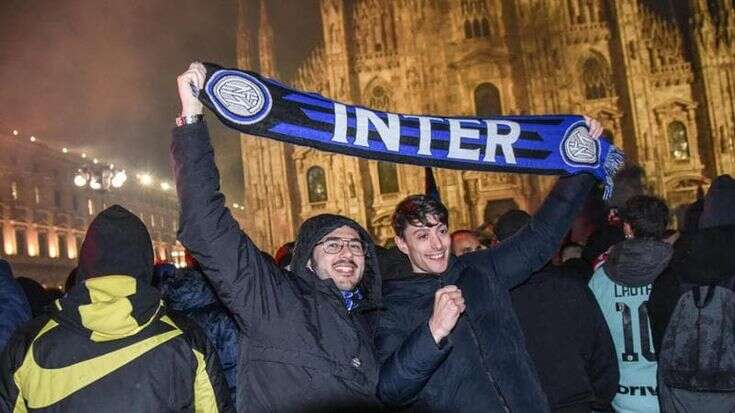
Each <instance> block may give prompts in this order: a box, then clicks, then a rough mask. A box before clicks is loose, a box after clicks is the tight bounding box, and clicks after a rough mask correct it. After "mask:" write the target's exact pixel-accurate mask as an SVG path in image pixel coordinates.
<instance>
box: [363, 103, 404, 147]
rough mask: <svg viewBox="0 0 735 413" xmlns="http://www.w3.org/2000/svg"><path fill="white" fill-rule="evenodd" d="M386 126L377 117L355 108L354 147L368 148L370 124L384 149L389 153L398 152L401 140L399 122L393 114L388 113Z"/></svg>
mask: <svg viewBox="0 0 735 413" xmlns="http://www.w3.org/2000/svg"><path fill="white" fill-rule="evenodd" d="M387 115H388V124H386V123H385V122H383V119H381V118H380V117H379V116H378V115H376V114H375V113H373V112H372V111H369V110H367V109H363V108H355V116H356V117H357V133H356V135H355V145H360V146H365V147H369V146H370V145H369V144H368V134H369V132H370V124H371V123H372V124H373V125H374V126H375V130H376V131H377V132H378V135H380V139H381V140H382V141H383V144H384V145H385V148H386V149H387V150H389V151H393V152H398V151H399V149H400V139H401V121H400V119H399V118H398V115H396V114H395V113H388V114H387Z"/></svg>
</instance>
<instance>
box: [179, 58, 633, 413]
mask: <svg viewBox="0 0 735 413" xmlns="http://www.w3.org/2000/svg"><path fill="white" fill-rule="evenodd" d="M192 71H193V74H191V75H190V76H189V75H187V76H189V77H187V76H183V77H181V78H180V79H179V91H180V94H181V96H182V102H184V112H183V113H182V115H185V116H183V117H182V118H180V121H179V123H180V124H182V125H184V126H182V127H181V128H179V129H177V131H175V132H174V135H175V137H174V148H173V152H174V162H175V164H176V176H177V180H178V182H179V187H178V190H179V197H180V198H181V202H182V231H181V233H180V237H181V239H182V241H183V242H184V244H185V245H187V246H188V247H189V248H190V249H192V250H193V251H195V252H197V253H198V254H199V255H200V256H201V257H202V258H200V259H199V260H200V261H201V262H202V264H203V266H204V267H205V270H207V269H209V272H210V274H211V275H210V278H211V279H212V280H213V282H214V283H215V284H216V285H217V284H219V285H218V286H216V288H217V289H218V292H219V293H220V294H221V295H222V298H223V300H224V301H225V302H230V304H229V305H230V306H231V307H232V308H233V309H234V310H233V312H235V314H236V315H237V314H239V315H238V317H240V318H241V321H240V323H241V324H242V325H243V326H244V328H243V331H244V332H245V333H244V334H245V335H246V336H247V337H250V338H251V339H252V341H253V342H256V343H257V345H256V346H253V345H252V344H251V345H249V346H247V348H246V349H243V351H242V354H244V355H245V357H246V358H247V359H248V360H247V361H246V362H248V363H249V364H248V365H247V366H246V367H244V368H245V374H241V376H243V377H244V379H245V380H246V381H247V383H246V385H245V387H239V388H238V391H242V393H241V395H242V397H238V402H239V406H240V408H244V407H246V406H245V405H243V404H242V403H244V402H245V401H246V397H254V399H255V400H256V403H257V405H256V407H255V410H270V409H273V408H281V409H290V410H299V411H303V410H304V408H307V410H308V408H314V409H321V410H328V411H334V410H335V409H337V410H339V408H342V407H343V406H347V405H345V404H343V403H341V402H357V403H358V405H359V406H364V405H365V404H364V403H365V402H369V403H372V401H373V399H372V394H373V393H371V394H370V396H368V395H367V393H368V392H370V390H369V389H370V386H373V385H375V383H376V382H375V379H376V375H377V372H376V371H374V370H373V369H376V367H375V364H376V360H375V359H374V358H373V356H372V355H371V353H370V352H369V351H368V350H367V347H369V345H368V344H367V343H366V340H367V337H366V335H360V334H357V335H355V332H356V331H357V330H356V329H361V330H362V329H363V327H362V326H367V328H368V329H369V328H370V326H371V325H372V324H371V323H370V322H369V321H368V322H367V323H364V321H361V317H350V314H359V315H361V316H366V315H367V313H366V311H367V310H366V309H370V308H371V307H372V306H374V305H376V304H379V303H378V301H377V300H378V298H379V297H380V293H379V292H378V290H377V289H376V288H375V287H376V286H378V285H379V283H378V282H377V281H375V280H376V276H377V275H378V274H377V265H375V264H374V262H375V261H374V259H372V257H374V254H373V253H372V249H373V248H372V247H373V245H372V243H371V242H370V241H369V238H368V235H367V234H366V233H365V232H364V231H363V230H362V229H361V228H360V227H359V226H358V225H357V224H354V223H352V221H345V220H346V218H342V217H333V216H328V217H321V216H320V217H316V218H311V219H309V220H307V221H306V222H305V223H304V225H303V226H302V228H301V231H300V235H299V239H297V241H296V250H295V252H294V260H293V262H292V266H291V267H292V270H293V271H294V273H293V274H292V273H280V272H276V270H272V269H271V266H272V265H271V264H270V263H269V262H266V261H267V260H264V259H263V258H262V257H260V254H259V253H258V251H257V249H256V248H255V247H254V246H253V245H252V243H251V242H250V241H249V240H248V239H247V237H246V236H244V234H242V233H241V232H240V231H239V230H238V229H237V224H236V223H235V222H234V220H233V219H232V217H231V216H229V213H228V212H227V211H226V209H225V208H224V206H223V199H222V195H221V194H219V193H218V192H217V189H218V188H217V181H218V177H217V174H216V169H215V168H214V163H213V159H212V153H211V152H212V149H211V147H210V146H209V143H208V141H207V138H206V129H205V127H204V126H203V125H202V123H201V119H200V117H201V115H200V113H201V105H198V102H196V101H195V99H193V96H198V98H199V100H200V101H201V102H202V103H203V104H204V105H206V106H207V107H208V108H209V109H211V110H212V111H213V113H215V114H216V115H217V117H218V118H219V119H220V120H221V121H222V122H223V123H224V124H226V125H227V126H229V127H231V128H234V129H237V130H239V131H241V132H244V133H248V134H251V135H257V136H261V137H264V138H269V139H274V140H278V141H282V142H288V143H291V144H296V145H304V146H309V147H312V148H316V149H318V150H323V151H329V152H333V153H341V154H346V155H350V156H359V157H363V158H367V159H376V160H382V161H392V162H403V163H409V164H413V165H423V166H432V167H445V168H454V169H460V170H475V171H497V172H505V173H537V174H551V175H562V176H569V175H574V176H570V177H565V178H561V179H560V180H559V183H558V184H557V185H556V187H555V188H554V189H553V190H552V192H551V193H550V194H549V196H548V197H547V200H546V202H545V203H544V204H543V205H542V207H541V208H540V209H539V211H538V212H537V214H536V217H535V219H534V220H533V222H532V223H531V225H529V226H528V228H526V229H524V230H522V231H521V232H520V233H519V234H518V235H517V236H516V237H514V238H513V239H511V240H509V241H507V242H506V243H504V244H503V245H501V246H500V247H499V248H497V249H492V250H486V251H481V252H476V253H472V254H467V256H466V257H465V256H463V257H462V258H461V259H455V258H450V255H449V251H448V249H449V235H448V233H447V224H448V222H447V211H446V208H445V207H444V206H443V205H441V203H440V202H438V201H436V200H434V199H427V197H410V198H409V199H408V200H407V201H404V202H403V203H402V204H401V205H400V206H399V207H398V209H397V211H396V216H395V217H394V222H393V224H394V225H393V226H394V229H395V230H396V241H397V242H398V243H399V246H401V249H402V250H403V251H404V253H406V254H407V255H408V256H409V257H410V259H411V264H412V267H413V272H414V273H415V274H414V275H413V276H412V275H408V276H407V277H404V278H405V279H399V280H396V281H395V283H392V285H391V286H390V287H389V288H386V289H384V290H383V293H384V294H385V293H387V294H388V295H389V297H390V300H389V302H388V303H387V305H383V306H382V308H384V309H385V310H386V312H385V315H384V316H382V317H383V321H382V322H381V325H380V327H379V328H380V334H379V335H378V337H377V345H378V349H379V351H380V353H379V354H380V359H381V360H382V361H385V364H384V365H383V366H382V368H381V380H380V385H379V387H378V395H379V396H380V398H382V400H383V401H384V402H386V403H387V404H390V405H392V406H398V407H403V406H407V405H411V404H413V403H414V402H417V401H418V406H417V407H419V408H420V409H423V410H426V411H452V412H454V411H483V412H485V411H497V410H503V409H505V410H511V409H512V410H519V411H538V410H542V411H543V410H548V404H547V402H546V397H545V396H544V394H543V392H542V390H541V388H540V386H539V384H538V380H537V378H536V372H535V370H534V368H533V366H532V363H531V361H530V358H529V356H528V354H527V353H526V350H525V348H524V342H523V336H522V333H521V330H520V327H519V325H518V321H517V319H516V317H515V315H514V314H513V312H512V309H511V303H510V299H509V297H508V292H507V290H508V289H509V288H511V287H512V286H514V285H516V284H518V283H520V282H522V281H523V280H524V279H525V278H527V277H528V276H529V275H530V274H531V273H532V272H533V271H534V270H536V269H538V268H539V267H541V266H542V265H543V264H544V263H545V262H546V261H547V260H548V259H549V258H550V256H551V255H552V254H553V252H554V251H555V250H556V248H557V247H558V245H559V241H560V240H561V238H562V236H563V235H564V233H565V232H566V231H567V230H568V228H569V226H570V224H571V221H572V219H573V218H574V216H575V215H576V214H577V212H578V211H579V209H580V207H581V204H582V202H583V200H584V198H585V197H586V196H587V194H588V192H589V189H590V188H591V187H592V184H593V180H594V179H597V180H598V181H600V182H602V183H603V184H604V185H605V191H604V197H606V198H607V197H609V196H611V194H612V189H613V177H614V175H615V172H616V171H617V170H618V169H619V168H620V167H621V166H622V164H623V162H624V159H623V154H622V153H621V152H620V151H619V150H618V149H617V148H615V147H614V146H613V145H612V144H611V143H610V142H607V141H604V140H601V139H597V138H598V137H599V136H600V132H601V127H600V124H599V123H598V122H596V121H593V120H591V119H589V118H582V117H581V116H577V115H560V114H559V115H540V116H539V115H534V116H530V115H522V116H493V117H490V118H482V119H478V118H466V117H462V118H460V117H446V116H436V115H426V114H424V115H411V114H398V113H389V112H381V111H377V110H374V109H371V108H366V107H362V106H355V105H349V104H346V103H340V102H337V101H333V100H331V99H329V98H327V97H324V96H320V95H318V94H316V93H310V92H303V91H299V90H296V89H293V88H291V87H289V86H288V85H285V84H283V83H281V82H279V81H277V80H273V79H268V78H266V77H264V76H261V75H259V74H257V73H254V72H250V71H244V70H239V69H225V68H222V67H220V66H217V65H214V64H206V70H205V67H200V66H199V65H194V66H193V67H192ZM192 92H193V93H192ZM186 102H192V103H191V105H189V104H187V103H186ZM342 229H347V230H350V229H351V230H354V231H355V232H352V231H349V234H348V233H339V234H336V233H332V232H330V231H337V230H342ZM357 241H362V242H363V243H364V248H363V249H362V250H361V249H360V247H359V245H358V244H357ZM320 246H321V248H319V247H320ZM348 247H349V248H350V255H352V258H350V259H351V261H344V260H343V259H342V257H341V253H342V252H343V251H345V249H346V248H348ZM324 254H327V255H330V254H340V255H338V256H337V258H335V257H333V258H335V259H332V260H329V261H325V262H322V261H321V260H322V259H323V258H324V257H325V255H324ZM363 256H365V257H367V259H365V260H364V262H362V261H360V260H359V259H358V258H356V257H363ZM197 258H199V257H197ZM347 258H348V257H345V259H347ZM350 267H353V268H352V269H353V270H354V271H353V272H351V271H350V270H351V268H350ZM362 268H365V274H364V275H363V274H362ZM371 269H372V270H373V271H371ZM330 280H331V281H332V282H331V283H330ZM355 286H357V287H358V288H357V289H355ZM437 290H438V291H437ZM315 291H320V292H322V293H323V294H321V295H318V296H317V294H315V293H314V292H315ZM462 291H464V292H465V294H467V296H466V297H465V298H463V297H462ZM276 293H277V294H276ZM315 296H317V297H315ZM334 297H341V300H335V299H334ZM361 297H362V298H361ZM355 299H357V302H358V304H357V310H358V311H357V313H355V310H354V307H353V306H354V305H355V304H354V303H355ZM330 300H331V301H330ZM465 300H466V304H465ZM294 302H296V303H294ZM327 302H331V303H332V304H331V305H332V307H329V305H327V304H326V303H327ZM335 302H337V303H339V305H337V304H334V303H335ZM342 306H344V307H346V309H347V312H346V314H347V317H346V318H347V319H348V320H352V321H355V322H356V323H353V324H352V325H351V326H350V325H349V324H346V321H345V317H344V316H343V315H344V314H345V312H344V309H345V308H344V307H342ZM340 307H342V308H341V311H339V310H340ZM465 307H466V309H467V311H466V312H465ZM287 310H293V311H292V312H289V311H287ZM329 311H331V312H333V313H334V314H327V313H328V312H329ZM463 312H464V313H465V314H464V315H463V314H462V313H463ZM293 313H295V315H294V314H293ZM340 314H342V315H340ZM345 326H346V327H345ZM284 329H286V330H288V331H289V332H290V334H287V333H285V332H284V331H283V330H284ZM335 331H336V332H337V334H338V336H339V337H341V339H340V338H335V333H334V332H335ZM368 331H369V330H368ZM367 334H369V333H367ZM315 337H318V338H317V339H315ZM355 337H357V338H355ZM287 338H288V339H291V340H292V341H296V342H297V344H298V345H297V346H291V344H290V343H288V342H287V341H285V340H286V339H287ZM249 341H250V340H248V339H247V338H246V339H245V340H243V342H249ZM356 345H357V348H356V347H355V346H356ZM261 347H263V348H261ZM358 349H360V351H361V353H360V354H361V355H360V356H356V357H355V358H353V359H352V367H353V369H349V368H345V367H347V366H345V364H344V363H345V359H346V358H345V356H348V355H349V354H356V352H357V350H358ZM254 350H255V353H256V354H252V353H253V351H254ZM364 357H368V359H365V358H364ZM317 360H319V361H317ZM325 365H331V366H332V368H331V370H330V369H329V368H327V369H325V368H324V366H325ZM300 368H301V369H305V370H306V372H305V373H303V372H302V371H301V370H299V369H300ZM254 369H255V370H256V371H251V370H254ZM327 370H330V371H331V373H329V372H327ZM274 372H276V373H278V374H279V375H275V376H274V374H273V373H274ZM356 372H360V374H356ZM274 377H275V379H273V378H274ZM284 377H285V378H286V380H282V379H283V378H284ZM281 381H283V382H284V383H287V384H288V385H289V386H287V388H288V389H289V392H288V393H287V394H285V395H282V394H281V392H279V391H275V390H274V388H275V387H277V388H279V389H282V388H283V386H281V385H280V384H281V383H280V382H281ZM302 382H305V383H307V384H306V385H302V386H301V387H300V388H299V389H298V390H293V389H291V386H296V387H298V386H299V383H302ZM312 383H313V384H312ZM238 386H240V382H238ZM301 389H304V390H306V391H304V392H301ZM361 393H362V394H364V395H365V397H364V398H361V396H360V394H361ZM243 394H244V395H243ZM253 395H254V396H253ZM340 396H341V398H340ZM300 398H301V399H303V400H304V401H305V403H303V405H302V406H300V405H299V401H300ZM334 400H338V401H339V402H340V403H338V404H336V405H335V404H334V403H333V401H334ZM299 407H301V408H299ZM347 407H348V406H347Z"/></svg>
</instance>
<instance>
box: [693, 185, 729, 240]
mask: <svg viewBox="0 0 735 413" xmlns="http://www.w3.org/2000/svg"><path fill="white" fill-rule="evenodd" d="M728 225H735V179H732V177H730V175H720V176H718V177H717V178H715V180H714V181H713V182H712V185H711V186H710V188H709V191H707V196H706V197H705V198H704V208H703V209H702V215H701V216H700V217H699V228H702V229H705V228H713V227H719V226H728Z"/></svg>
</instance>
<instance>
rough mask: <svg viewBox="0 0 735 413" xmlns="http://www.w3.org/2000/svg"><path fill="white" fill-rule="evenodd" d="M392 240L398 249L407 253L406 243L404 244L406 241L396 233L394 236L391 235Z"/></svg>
mask: <svg viewBox="0 0 735 413" xmlns="http://www.w3.org/2000/svg"><path fill="white" fill-rule="evenodd" d="M393 241H395V243H396V247H398V250H400V251H401V252H402V253H404V254H406V255H408V244H406V241H405V240H404V239H403V238H402V237H401V236H399V235H396V236H395V237H393Z"/></svg>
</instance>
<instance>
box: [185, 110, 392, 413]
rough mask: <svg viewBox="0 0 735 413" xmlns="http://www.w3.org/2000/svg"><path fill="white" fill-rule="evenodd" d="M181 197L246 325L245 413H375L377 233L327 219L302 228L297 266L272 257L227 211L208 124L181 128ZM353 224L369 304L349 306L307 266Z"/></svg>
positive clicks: (212, 271)
mask: <svg viewBox="0 0 735 413" xmlns="http://www.w3.org/2000/svg"><path fill="white" fill-rule="evenodd" d="M172 154H173V162H174V174H175V177H176V187H177V191H178V195H179V200H180V203H181V216H180V220H181V226H180V229H179V234H178V235H179V239H180V240H181V242H182V243H183V244H184V246H186V247H187V248H188V249H189V250H190V251H191V252H192V254H193V255H194V257H195V258H196V259H197V261H198V262H199V263H200V265H201V268H202V270H203V271H204V274H205V275H206V276H207V278H208V279H209V281H210V282H211V283H212V286H213V287H214V288H215V290H216V292H217V295H218V296H219V297H220V299H221V300H222V302H223V304H224V305H225V306H226V307H227V308H228V309H229V310H230V312H231V313H232V314H233V315H234V317H235V320H236V322H237V324H238V327H239V329H240V332H241V333H240V334H241V336H240V340H239V342H240V349H239V350H240V355H239V360H238V374H237V408H238V411H240V412H258V413H260V412H273V411H278V412H311V411H314V412H317V411H319V412H326V411H351V412H354V411H363V410H365V411H375V410H376V409H377V407H376V406H378V405H379V401H378V399H377V397H376V395H375V387H376V385H377V378H378V374H377V372H378V365H377V360H376V358H375V354H374V348H373V345H372V341H373V333H372V331H373V323H372V322H371V320H372V319H373V318H374V314H375V311H371V310H373V309H374V308H375V306H376V305H378V304H379V297H380V276H379V270H378V265H377V260H376V258H375V250H374V248H373V244H372V241H370V237H369V235H368V234H367V233H366V232H365V230H364V229H362V228H361V227H360V226H359V225H357V224H356V223H355V222H354V221H352V220H349V219H347V218H344V217H338V216H333V215H322V216H319V217H317V218H312V219H310V220H308V221H307V222H305V223H304V225H302V227H301V230H300V232H299V237H298V239H297V240H296V247H295V249H294V257H293V260H292V262H291V269H292V270H293V272H290V271H284V270H281V269H279V268H278V267H277V266H276V264H275V263H274V262H273V261H272V260H271V259H269V258H268V257H266V256H265V255H264V254H263V253H261V252H260V250H258V248H257V247H256V246H255V245H254V244H253V242H252V241H251V240H250V239H249V238H248V236H247V235H246V234H245V233H244V232H243V231H241V230H240V228H239V225H238V223H237V222H236V221H235V219H234V218H233V217H232V215H231V214H230V212H229V210H228V209H227V208H226V207H225V199H224V196H223V195H222V194H221V193H220V192H219V173H218V171H217V168H216V166H215V163H214V152H213V149H212V146H211V144H210V141H209V134H208V132H207V127H206V125H205V124H204V123H200V124H194V125H187V126H184V127H181V128H176V129H174V131H173V144H172ZM342 225H348V226H350V227H352V228H354V229H356V230H357V231H358V233H359V234H360V236H361V238H362V239H363V241H364V242H365V243H366V245H367V246H368V252H367V256H366V270H365V275H364V276H363V279H362V281H361V289H362V291H363V294H364V295H365V297H366V298H365V301H364V302H362V303H361V305H360V306H358V308H357V310H353V311H351V312H348V311H347V310H346V309H345V306H344V303H343V301H342V296H341V293H340V291H339V290H338V289H337V287H336V286H335V284H334V282H333V281H332V280H320V279H319V278H318V277H317V276H316V275H315V274H314V273H313V272H312V271H311V270H309V269H307V265H306V264H307V261H308V259H309V257H310V256H311V252H312V250H313V248H314V246H315V244H316V243H317V242H318V241H319V240H320V239H321V238H322V237H323V236H324V235H326V234H327V233H328V232H330V231H332V230H333V229H336V228H338V227H341V226H342Z"/></svg>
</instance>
